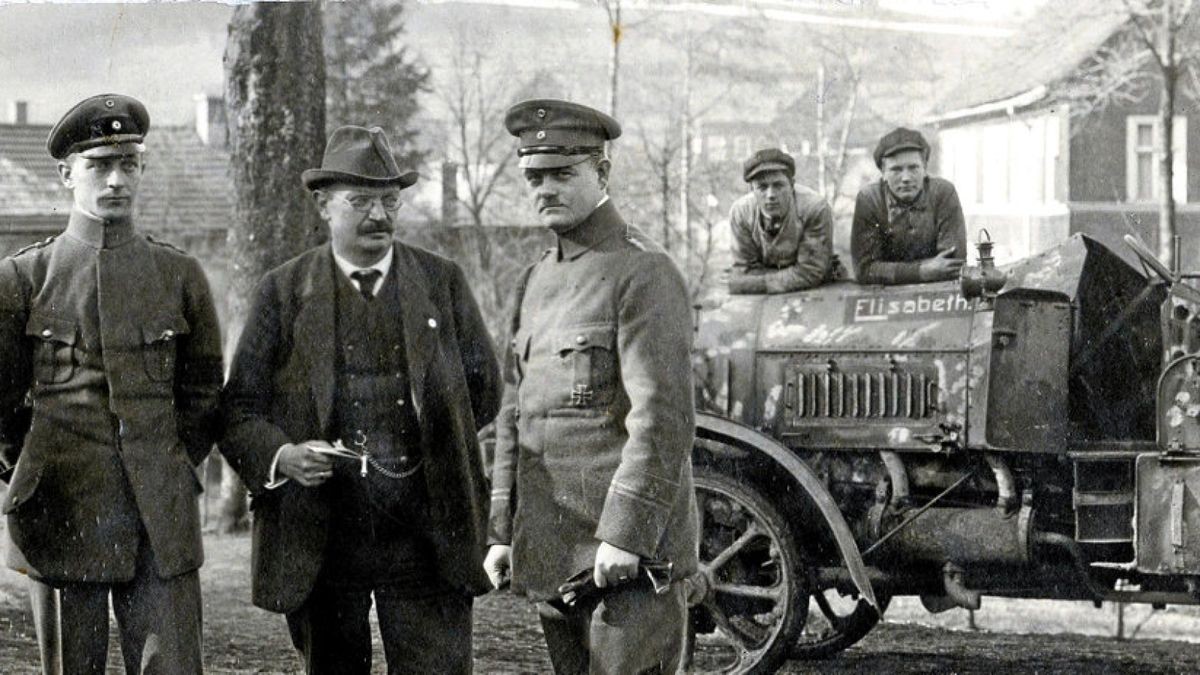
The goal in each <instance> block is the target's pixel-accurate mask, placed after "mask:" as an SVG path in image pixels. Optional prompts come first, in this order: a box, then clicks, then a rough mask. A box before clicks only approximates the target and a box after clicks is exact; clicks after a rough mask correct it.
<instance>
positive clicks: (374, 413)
mask: <svg viewBox="0 0 1200 675" xmlns="http://www.w3.org/2000/svg"><path fill="white" fill-rule="evenodd" d="M302 178H303V182H304V185H305V187H307V188H308V189H309V190H311V191H312V195H313V199H314V200H315V202H316V207H317V210H318V211H319V212H320V214H321V217H322V218H323V219H324V220H325V221H326V222H327V223H328V224H329V231H330V239H331V241H330V242H329V243H328V244H324V245H322V246H318V247H316V248H313V249H311V250H309V251H307V252H305V253H303V254H301V255H300V256H298V257H296V258H294V259H292V260H290V261H288V262H286V263H284V264H283V265H281V266H279V267H277V268H275V269H274V270H271V271H270V272H268V273H267V274H266V276H265V277H264V278H263V280H262V281H261V282H260V283H259V285H258V289H257V290H256V291H255V298H254V301H253V304H252V305H251V310H250V314H249V317H248V319H247V323H246V327H245V329H244V331H243V333H242V335H241V339H240V340H239V342H238V346H237V350H236V352H235V354H234V357H233V366H232V368H231V371H230V374H229V381H228V383H227V385H226V388H225V392H224V397H223V408H224V412H225V418H226V430H225V434H224V438H223V439H222V441H221V446H220V447H221V451H222V453H223V454H224V455H225V457H226V458H227V459H228V460H229V463H230V464H231V465H232V466H233V467H234V469H235V470H236V471H237V472H238V474H239V475H240V476H241V477H242V480H243V481H244V482H245V484H246V486H247V487H248V488H249V490H250V493H251V498H252V501H251V508H252V510H253V513H254V542H253V546H254V556H253V565H254V569H253V577H252V579H253V600H254V604H256V605H258V606H259V607H262V608H264V609H267V610H270V611H273V612H281V613H284V614H286V616H287V624H288V628H289V630H290V631H291V636H292V642H293V644H294V645H295V646H296V648H297V649H298V650H299V651H300V653H301V655H302V657H303V659H304V662H305V667H306V670H307V672H309V673H364V674H365V673H369V672H370V670H371V628H370V624H369V623H368V612H369V610H370V607H371V604H372V597H373V598H374V604H375V611H376V615H377V617H378V619H379V627H380V630H381V633H382V635H383V646H384V652H385V656H386V659H387V664H388V672H392V673H409V672H411V673H433V672H437V673H466V672H470V670H471V605H472V597H473V596H475V595H478V594H480V593H483V592H485V591H486V590H487V589H488V588H489V585H488V579H487V577H486V576H485V575H484V573H483V570H482V569H481V564H482V558H483V552H484V549H485V539H486V504H487V488H486V478H485V476H484V474H483V468H482V462H481V458H480V453H479V448H478V444H477V440H476V431H477V430H478V429H479V427H481V426H483V425H485V424H487V423H488V422H490V421H491V420H492V419H493V418H494V417H495V416H496V412H497V410H498V409H499V406H500V387H501V382H500V372H499V367H498V365H497V363H496V358H495V355H494V352H493V349H492V342H491V338H490V337H489V335H488V332H487V329H486V326H485V325H484V322H483V318H482V317H481V316H480V313H479V309H478V307H477V305H476V303H475V298H474V296H472V294H471V289H470V288H469V287H468V286H467V281H466V278H465V277H464V276H463V273H462V270H460V269H459V267H458V266H457V265H456V264H454V263H453V262H451V261H449V260H447V259H445V258H442V257H439V256H437V255H434V254H432V253H429V252H427V251H424V250H421V249H418V248H414V247H411V246H407V245H405V244H402V243H399V242H398V241H396V240H395V239H394V234H395V219H396V213H397V211H398V210H399V209H400V208H401V206H402V204H403V198H404V196H403V190H404V189H405V188H408V187H409V186H411V185H412V184H413V183H415V182H416V180H417V174H416V173H415V172H412V171H401V170H400V168H399V167H398V166H397V164H396V160H395V157H394V155H393V154H392V150H391V147H390V146H389V144H388V139H387V137H386V136H385V135H384V132H383V130H382V129H379V128H377V127H376V128H371V129H366V128H363V127H357V126H343V127H340V128H338V129H336V130H335V131H334V132H333V133H332V134H331V135H330V137H329V142H328V144H327V145H326V148H325V156H324V158H323V160H322V162H321V167H320V168H318V169H310V170H308V171H305V172H304V174H303V176H302Z"/></svg>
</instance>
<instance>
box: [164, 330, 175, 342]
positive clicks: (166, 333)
mask: <svg viewBox="0 0 1200 675" xmlns="http://www.w3.org/2000/svg"><path fill="white" fill-rule="evenodd" d="M163 337H165V338H167V339H168V340H170V339H171V338H173V337H175V331H173V330H171V329H170V328H168V329H166V330H164V331H163Z"/></svg>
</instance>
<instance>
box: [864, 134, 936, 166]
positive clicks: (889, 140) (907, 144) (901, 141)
mask: <svg viewBox="0 0 1200 675" xmlns="http://www.w3.org/2000/svg"><path fill="white" fill-rule="evenodd" d="M903 150H919V151H920V152H921V157H923V158H924V159H925V161H926V162H928V161H929V143H928V142H927V141H926V140H925V137H924V136H922V135H921V132H919V131H915V130H913V129H906V128H904V127H896V128H895V129H892V130H891V131H889V132H887V133H886V134H884V135H883V138H881V139H879V145H877V146H875V166H877V167H879V168H880V169H882V168H883V158H884V157H891V156H892V155H894V154H896V153H897V152H901V151H903Z"/></svg>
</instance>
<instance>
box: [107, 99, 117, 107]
mask: <svg viewBox="0 0 1200 675" xmlns="http://www.w3.org/2000/svg"><path fill="white" fill-rule="evenodd" d="M116 104H117V102H116V101H114V100H112V99H111V98H110V99H105V101H104V107H105V108H111V107H113V106H115V105H116Z"/></svg>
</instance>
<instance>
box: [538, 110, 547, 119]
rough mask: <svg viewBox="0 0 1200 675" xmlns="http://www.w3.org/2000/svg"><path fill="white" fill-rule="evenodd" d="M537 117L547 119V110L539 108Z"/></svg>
mask: <svg viewBox="0 0 1200 675" xmlns="http://www.w3.org/2000/svg"><path fill="white" fill-rule="evenodd" d="M537 116H538V117H545V116H546V109H545V108H538V111H537Z"/></svg>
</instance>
